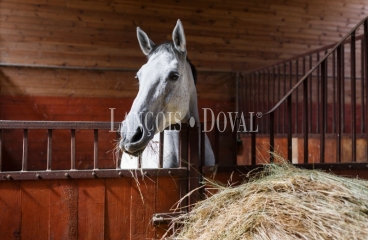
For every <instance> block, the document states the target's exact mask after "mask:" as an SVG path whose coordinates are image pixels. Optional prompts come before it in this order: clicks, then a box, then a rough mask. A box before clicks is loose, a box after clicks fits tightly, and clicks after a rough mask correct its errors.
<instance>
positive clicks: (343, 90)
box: [340, 44, 345, 133]
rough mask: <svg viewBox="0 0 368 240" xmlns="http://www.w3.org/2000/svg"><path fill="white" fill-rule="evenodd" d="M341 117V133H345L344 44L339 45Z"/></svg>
mask: <svg viewBox="0 0 368 240" xmlns="http://www.w3.org/2000/svg"><path fill="white" fill-rule="evenodd" d="M341 49H342V51H341V65H340V66H341V83H342V85H341V101H342V106H341V107H342V108H341V115H342V117H341V118H342V133H345V48H344V44H342V45H341Z"/></svg>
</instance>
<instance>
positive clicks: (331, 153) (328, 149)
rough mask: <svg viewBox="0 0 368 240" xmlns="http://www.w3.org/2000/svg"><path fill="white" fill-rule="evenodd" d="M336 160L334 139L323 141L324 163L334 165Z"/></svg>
mask: <svg viewBox="0 0 368 240" xmlns="http://www.w3.org/2000/svg"><path fill="white" fill-rule="evenodd" d="M336 161H337V158H336V139H335V138H326V139H325V163H335V162H336Z"/></svg>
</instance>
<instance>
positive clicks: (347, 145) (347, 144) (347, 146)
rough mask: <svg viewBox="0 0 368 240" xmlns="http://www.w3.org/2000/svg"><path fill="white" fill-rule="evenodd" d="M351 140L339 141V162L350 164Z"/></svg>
mask: <svg viewBox="0 0 368 240" xmlns="http://www.w3.org/2000/svg"><path fill="white" fill-rule="evenodd" d="M351 146H352V145H351V139H350V138H343V139H341V162H351Z"/></svg>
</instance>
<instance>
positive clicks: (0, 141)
mask: <svg viewBox="0 0 368 240" xmlns="http://www.w3.org/2000/svg"><path fill="white" fill-rule="evenodd" d="M2 163H3V130H2V129H1V128H0V172H1V171H2Z"/></svg>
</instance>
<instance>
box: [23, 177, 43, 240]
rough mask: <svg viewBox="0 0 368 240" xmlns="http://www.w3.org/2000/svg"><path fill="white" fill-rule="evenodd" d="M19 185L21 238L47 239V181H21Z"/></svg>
mask: <svg viewBox="0 0 368 240" xmlns="http://www.w3.org/2000/svg"><path fill="white" fill-rule="evenodd" d="M20 185H21V198H22V200H21V202H22V203H21V211H22V225H21V236H22V239H48V237H49V227H50V226H49V222H50V211H49V210H50V209H49V208H50V186H49V181H23V182H21V183H20Z"/></svg>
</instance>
